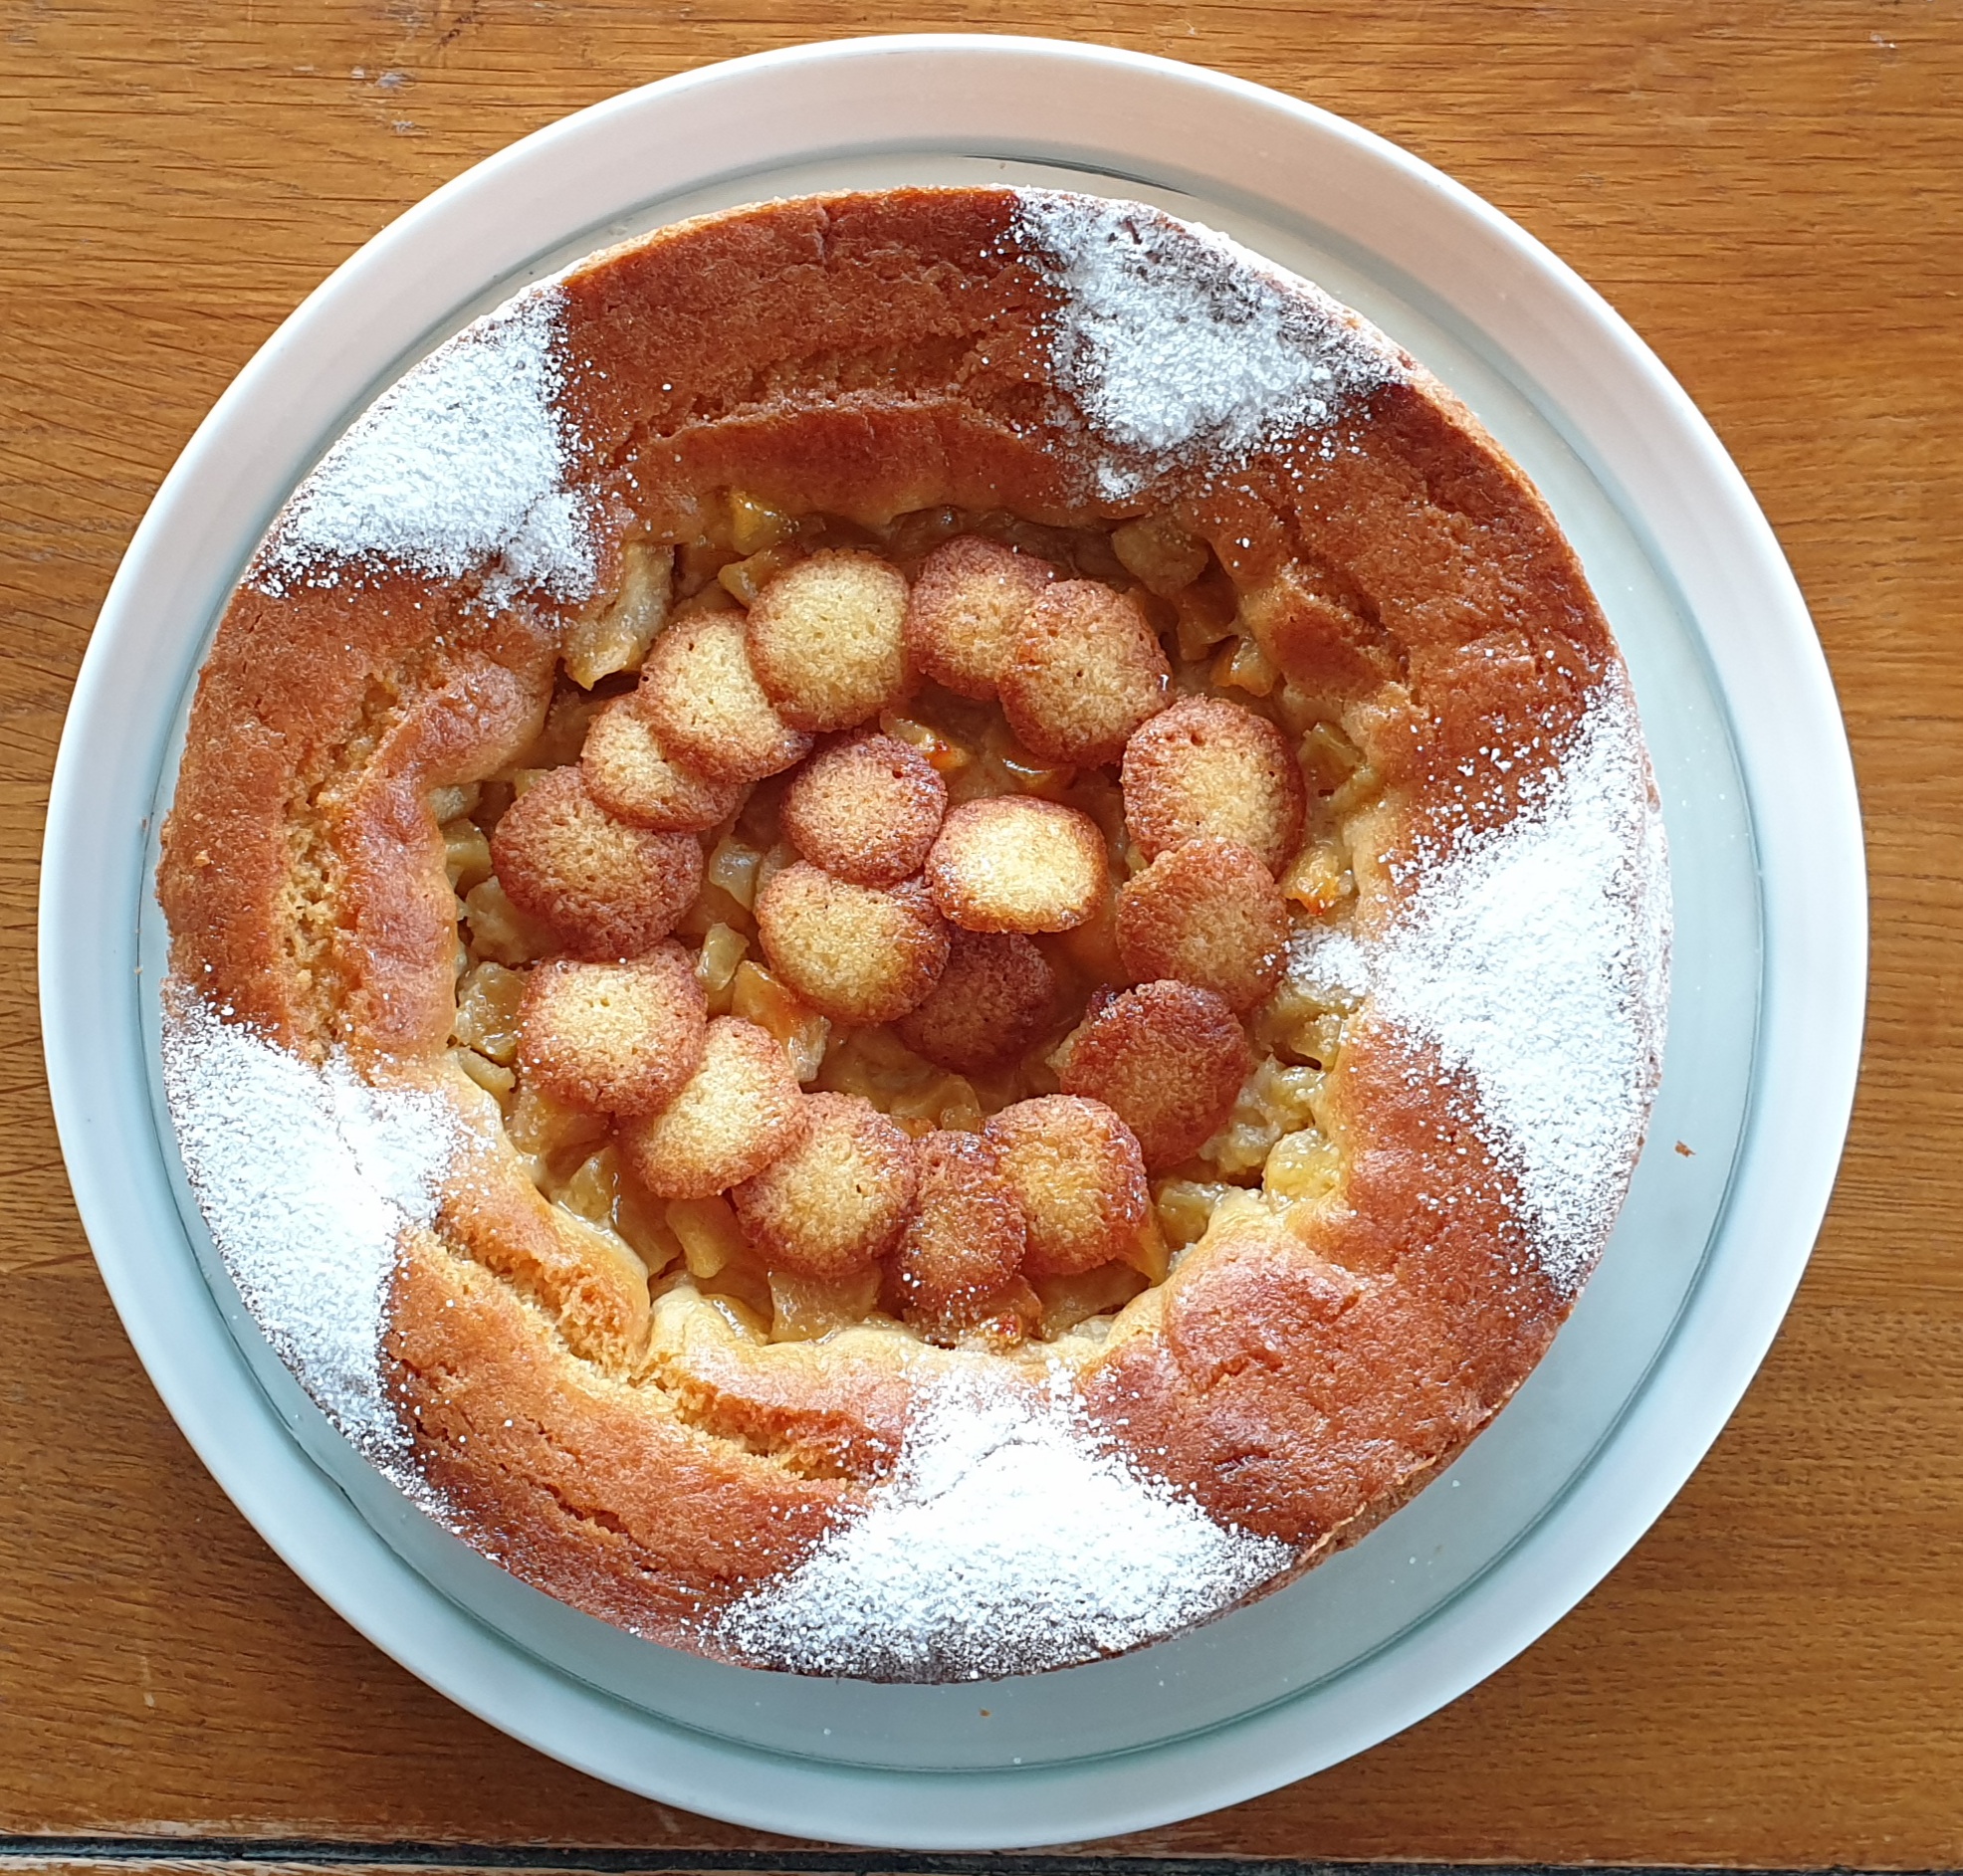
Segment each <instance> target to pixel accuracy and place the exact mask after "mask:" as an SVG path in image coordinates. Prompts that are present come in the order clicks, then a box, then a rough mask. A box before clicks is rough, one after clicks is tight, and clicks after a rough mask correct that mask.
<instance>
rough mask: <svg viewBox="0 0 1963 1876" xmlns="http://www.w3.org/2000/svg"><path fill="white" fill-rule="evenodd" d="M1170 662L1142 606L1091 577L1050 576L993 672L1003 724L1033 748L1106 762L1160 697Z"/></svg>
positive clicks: (1063, 758) (1159, 706)
mask: <svg viewBox="0 0 1963 1876" xmlns="http://www.w3.org/2000/svg"><path fill="white" fill-rule="evenodd" d="M1172 681H1173V669H1172V666H1171V665H1169V664H1168V663H1167V662H1166V653H1165V649H1164V647H1162V646H1161V645H1160V643H1159V640H1158V637H1157V635H1156V634H1155V633H1154V632H1153V630H1152V624H1151V621H1150V620H1148V619H1147V618H1146V616H1145V608H1144V607H1143V606H1141V605H1140V604H1139V602H1138V600H1137V599H1136V598H1134V597H1133V596H1132V595H1131V594H1130V593H1120V592H1114V591H1113V590H1112V589H1111V588H1110V587H1108V586H1101V585H1099V584H1098V582H1097V581H1095V580H1059V581H1058V582H1057V584H1056V585H1054V586H1051V587H1049V588H1047V589H1046V590H1045V591H1044V592H1043V593H1041V594H1040V595H1039V596H1038V598H1037V600H1036V603H1035V604H1034V605H1033V606H1031V607H1030V608H1029V616H1028V617H1027V618H1026V619H1025V620H1024V621H1023V625H1022V633H1021V636H1020V637H1019V638H1017V640H1016V641H1015V649H1014V651H1013V652H1012V653H1010V655H1009V660H1008V663H1007V664H1006V665H1005V666H1004V667H1003V669H1002V673H1001V677H1000V680H999V689H1000V691H1001V700H1002V714H1003V715H1004V716H1005V717H1006V718H1007V719H1008V727H1009V728H1010V729H1011V730H1014V731H1015V733H1016V734H1017V735H1018V736H1020V737H1021V738H1022V740H1023V742H1024V743H1025V744H1026V745H1027V746H1028V747H1029V748H1030V749H1031V750H1032V751H1033V752H1034V753H1035V754H1037V755H1042V756H1047V757H1049V758H1050V759H1051V760H1053V761H1059V762H1074V763H1076V764H1077V765H1078V766H1080V767H1096V766H1097V765H1098V764H1099V763H1102V762H1115V761H1116V760H1117V759H1118V758H1119V756H1120V755H1122V754H1123V753H1124V749H1125V743H1126V741H1127V739H1128V738H1129V737H1130V736H1131V734H1132V732H1133V730H1136V729H1137V728H1138V727H1139V725H1141V724H1142V723H1144V722H1145V721H1146V719H1147V718H1149V717H1151V716H1153V715H1154V714H1155V713H1157V712H1158V711H1161V710H1163V709H1164V708H1165V707H1166V701H1167V692H1168V691H1169V690H1170V688H1171V686H1172Z"/></svg>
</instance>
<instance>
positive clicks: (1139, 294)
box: [1015, 190, 1401, 501]
mask: <svg viewBox="0 0 1963 1876" xmlns="http://www.w3.org/2000/svg"><path fill="white" fill-rule="evenodd" d="M1015 227H1016V234H1017V236H1018V237H1019V238H1020V240H1021V241H1022V242H1023V243H1025V244H1026V245H1027V246H1029V247H1031V248H1033V249H1035V250H1037V251H1038V252H1039V253H1041V254H1044V255H1046V256H1048V257H1049V259H1050V263H1051V266H1052V268H1053V270H1054V275H1055V278H1056V281H1057V284H1058V285H1059V286H1060V287H1061V289H1062V290H1063V292H1064V294H1065V296H1066V304H1065V308H1064V313H1063V316H1062V318H1061V319H1060V321H1059V323H1058V326H1057V329H1056V333H1055V337H1054V340H1053V343H1052V348H1051V358H1050V368H1051V372H1052V374H1053V376H1054V377H1055V380H1056V382H1057V383H1058V384H1059V385H1060V386H1062V387H1063V389H1064V390H1066V391H1067V392H1069V393H1070V394H1071V395H1072V396H1073V397H1074V398H1075V399H1076V400H1077V402H1078V404H1079V406H1080V407H1081V409H1082V411H1083V414H1084V417H1085V419H1086V420H1087V421H1088V422H1089V424H1090V426H1091V428H1092V429H1093V431H1094V432H1095V433H1096V434H1097V436H1098V437H1099V438H1100V439H1101V440H1102V441H1103V442H1105V443H1106V444H1108V445H1111V446H1113V448H1114V450H1115V451H1116V452H1117V454H1116V455H1114V456H1113V457H1111V458H1108V459H1107V460H1106V461H1105V462H1104V463H1102V464H1101V465H1100V468H1099V477H1100V482H1101V492H1102V493H1103V494H1104V495H1105V496H1106V497H1107V498H1109V499H1111V500H1114V501H1122V500H1126V499H1128V498H1130V497H1132V496H1134V495H1137V494H1138V493H1139V492H1140V491H1142V490H1143V489H1144V488H1145V487H1146V486H1147V485H1148V484H1149V483H1151V482H1152V481H1153V480H1155V479H1156V478H1157V477H1159V476H1161V475H1164V474H1166V473H1168V472H1169V471H1172V470H1175V469H1178V468H1181V467H1183V466H1191V465H1195V464H1199V463H1201V462H1204V463H1207V464H1209V465H1211V466H1212V467H1214V468H1217V469H1219V470H1222V471H1228V472H1230V471H1232V470H1233V469H1235V468H1236V467H1238V466H1239V465H1240V464H1242V463H1244V462H1245V461H1246V460H1247V458H1249V457H1250V456H1252V455H1254V454H1255V453H1256V452H1258V451H1260V450H1261V449H1263V448H1266V447H1269V446H1272V445H1273V444H1275V443H1277V442H1279V441H1281V440H1283V439H1285V438H1288V437H1291V436H1294V435H1297V434H1299V433H1300V432H1302V431H1304V430H1313V429H1316V428H1319V427H1322V426H1326V425H1329V424H1331V423H1334V422H1335V421H1337V419H1338V418H1339V417H1340V416H1341V415H1342V414H1343V412H1344V411H1345V410H1347V409H1349V408H1350V407H1351V406H1353V405H1354V404H1355V403H1356V402H1357V400H1358V399H1360V398H1361V397H1363V396H1365V395H1366V394H1367V393H1368V392H1370V391H1371V390H1372V389H1374V388H1375V387H1376V386H1377V385H1379V384H1382V383H1384V382H1385V381H1386V380H1387V379H1389V378H1392V377H1394V376H1396V375H1397V374H1398V372H1399V371H1400V369H1401V365H1400V361H1399V360H1398V358H1397V356H1396V354H1395V353H1394V352H1393V351H1392V350H1391V349H1390V347H1389V346H1388V345H1386V344H1384V343H1382V342H1381V341H1378V340H1376V339H1374V338H1373V337H1371V336H1370V335H1369V334H1367V333H1366V332H1364V331H1361V330H1359V329H1358V327H1357V326H1356V325H1355V324H1354V323H1353V322H1352V320H1351V319H1350V318H1349V317H1346V316H1345V314H1344V313H1343V310H1342V309H1341V308H1340V307H1339V306H1337V304H1336V303H1335V302H1334V301H1333V300H1331V299H1329V298H1328V297H1327V296H1326V295H1325V294H1323V293H1322V292H1320V291H1319V290H1318V289H1317V288H1315V287H1312V286H1311V285H1310V284H1309V283H1308V282H1307V281H1304V280H1298V279H1297V278H1296V277H1295V276H1293V275H1291V274H1287V273H1284V272H1283V271H1282V270H1281V269H1279V268H1277V267H1275V266H1273V265H1272V264H1271V263H1270V262H1267V261H1264V260H1262V259H1261V258H1260V257H1259V256H1258V255H1255V254H1252V253H1250V252H1249V251H1248V250H1247V249H1245V248H1243V247H1241V246H1239V245H1238V244H1237V243H1236V242H1233V241H1230V240H1228V239H1227V238H1226V237H1225V236H1224V235H1220V234H1215V233H1214V232H1213V231H1212V230H1211V229H1208V228H1201V227H1199V226H1197V225H1195V224H1192V223H1187V222H1181V221H1176V220H1174V219H1173V218H1172V217H1171V216H1168V215H1162V214H1160V213H1159V212H1158V211H1157V210H1154V209H1149V208H1146V207H1144V206H1143V205H1141V204H1139V203H1136V202H1110V201H1105V200H1103V199H1101V198H1099V197H1096V196H1087V195H1069V194H1056V193H1050V192H1047V191H1042V190H1025V191H1023V192H1022V193H1021V195H1020V197H1019V201H1018V207H1017V213H1016V221H1015Z"/></svg>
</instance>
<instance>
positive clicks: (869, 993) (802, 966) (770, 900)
mask: <svg viewBox="0 0 1963 1876" xmlns="http://www.w3.org/2000/svg"><path fill="white" fill-rule="evenodd" d="M757 936H758V938H759V939H760V940H761V941H762V943H763V955H764V956H765V957H767V958H768V959H769V961H770V968H771V969H772V970H773V971H775V972H776V974H777V975H778V976H779V977H780V978H782V980H783V981H784V982H785V983H786V984H788V985H789V986H790V988H791V989H792V990H793V991H795V992H796V994H797V995H798V996H800V997H802V998H803V999H804V1001H805V1002H806V1003H808V1004H810V1006H811V1007H812V1008H813V1009H814V1010H816V1011H817V1012H818V1013H819V1014H820V1015H821V1016H829V1017H830V1018H832V1020H833V1021H834V1022H841V1023H853V1024H857V1025H859V1026H861V1027H863V1026H865V1025H868V1024H872V1023H889V1022H891V1021H892V1020H893V1019H894V1017H896V1016H904V1015H905V1014H906V1013H907V1011H908V1010H910V1009H912V1008H913V1007H914V1005H915V1004H917V1003H918V1002H919V1001H920V1000H921V999H922V998H923V997H924V996H926V995H927V993H928V992H929V991H930V990H931V989H933V988H934V985H935V982H936V980H937V979H938V978H939V977H940V975H941V969H942V966H943V965H945V964H946V963H947V961H948V928H947V926H946V925H945V924H943V923H942V920H941V916H940V914H939V913H937V912H936V911H935V910H934V906H933V903H932V902H931V901H930V900H929V898H928V896H927V894H926V893H925V891H923V890H922V888H921V886H920V883H919V882H918V881H915V880H909V881H906V882H903V883H902V884H901V885H899V886H895V887H892V888H881V887H876V886H853V885H851V884H849V883H848V882H847V881H844V880H835V879H833V878H832V877H831V876H830V875H829V874H827V873H821V872H819V871H818V869H817V868H816V867H814V866H809V865H807V864H805V862H803V861H801V860H800V861H798V863H797V864H796V865H795V866H788V867H785V868H784V869H783V871H782V872H781V873H777V874H774V875H772V876H771V878H770V880H769V882H768V884H767V885H765V886H764V888H763V891H762V892H761V893H759V894H758V895H757Z"/></svg>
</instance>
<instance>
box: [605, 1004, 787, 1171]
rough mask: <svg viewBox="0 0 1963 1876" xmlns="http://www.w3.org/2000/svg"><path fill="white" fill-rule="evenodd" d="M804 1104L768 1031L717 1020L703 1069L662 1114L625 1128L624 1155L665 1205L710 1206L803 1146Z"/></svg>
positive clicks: (706, 1042)
mask: <svg viewBox="0 0 1963 1876" xmlns="http://www.w3.org/2000/svg"><path fill="white" fill-rule="evenodd" d="M804 1109H805V1096H804V1093H803V1091H802V1090H801V1089H800V1088H799V1087H798V1086H797V1078H796V1077H795V1076H794V1075H792V1074H791V1072H790V1058H789V1056H787V1055H786V1054H785V1053H784V1051H783V1045H782V1044H781V1043H780V1042H778V1041H777V1039H776V1038H775V1037H774V1036H773V1035H771V1034H770V1032H769V1031H768V1030H767V1029H760V1028H759V1027H758V1026H757V1025H756V1024H755V1023H747V1022H745V1021H743V1019H742V1018H741V1017H737V1016H718V1017H717V1018H716V1020H715V1021H714V1022H712V1023H711V1024H710V1025H709V1028H708V1030H707V1032H706V1033H705V1034H704V1036H703V1039H702V1061H701V1062H700V1064H699V1065H698V1066H697V1068H696V1071H695V1073H694V1074H693V1075H691V1076H690V1077H689V1079H688V1081H687V1082H686V1083H685V1084H684V1086H683V1088H682V1091H681V1093H680V1094H678V1095H677V1096H676V1097H675V1099H674V1100H673V1101H671V1102H670V1103H669V1104H668V1105H667V1107H665V1108H663V1109H661V1110H660V1112H659V1113H656V1114H650V1115H644V1116H639V1117H636V1118H635V1119H632V1120H629V1121H626V1122H624V1123H623V1124H622V1126H621V1128H620V1131H619V1134H618V1136H617V1138H618V1140H619V1142H620V1150H621V1152H622V1154H623V1155H624V1156H625V1157H626V1160H627V1164H628V1166H629V1167H630V1168H631V1169H632V1171H633V1173H634V1176H635V1177H636V1178H638V1179H639V1180H640V1181H641V1183H642V1184H643V1185H645V1186H646V1187H647V1188H648V1190H649V1191H650V1192H653V1193H654V1194H655V1195H656V1196H657V1197H659V1198H709V1197H711V1196H713V1195H714V1194H715V1193H717V1192H722V1191H727V1190H728V1189H729V1187H731V1186H732V1185H735V1184H737V1183H738V1182H739V1181H741V1180H743V1179H748V1178H753V1177H755V1176H756V1174H758V1173H759V1172H762V1171H763V1168H764V1167H765V1166H766V1165H768V1164H769V1163H770V1162H771V1161H772V1160H773V1159H775V1158H777V1157H778V1156H779V1155H780V1154H782V1153H785V1152H788V1151H789V1150H790V1148H791V1147H792V1146H796V1144H797V1143H798V1141H799V1140H801V1139H802V1138H803V1135H804V1129H805V1128H806V1126H808V1125H809V1123H808V1120H807V1119H806V1116H805V1112H804Z"/></svg>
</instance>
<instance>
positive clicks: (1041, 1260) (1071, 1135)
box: [982, 1095, 1151, 1277]
mask: <svg viewBox="0 0 1963 1876" xmlns="http://www.w3.org/2000/svg"><path fill="white" fill-rule="evenodd" d="M982 1133H983V1136H984V1137H985V1139H986V1140H987V1142H988V1145H989V1146H992V1147H993V1148H994V1149H995V1152H996V1153H997V1155H998V1156H999V1159H1000V1165H1001V1174H1002V1177H1003V1179H1004V1180H1006V1181H1007V1184H1008V1187H1009V1190H1010V1191H1012V1192H1013V1193H1014V1194H1015V1197H1016V1202H1017V1203H1018V1204H1020V1205H1021V1207H1022V1216H1023V1219H1024V1221H1025V1223H1026V1225H1027V1227H1028V1233H1029V1236H1028V1245H1027V1248H1026V1249H1025V1251H1024V1252H1023V1258H1022V1267H1023V1269H1024V1270H1025V1271H1027V1272H1028V1274H1029V1275H1030V1276H1032V1277H1069V1276H1074V1275H1076V1274H1077V1273H1078V1272H1079V1271H1085V1270H1095V1269H1096V1268H1097V1267H1098V1266H1099V1265H1100V1264H1108V1263H1109V1262H1110V1261H1111V1260H1112V1259H1113V1258H1114V1257H1119V1256H1122V1255H1123V1254H1124V1252H1125V1251H1127V1250H1128V1249H1130V1247H1131V1245H1132V1243H1133V1241H1134V1240H1135V1239H1136V1238H1137V1236H1138V1232H1139V1228H1140V1226H1142V1225H1143V1224H1144V1223H1145V1214H1146V1207H1147V1205H1148V1204H1149V1202H1150V1196H1151V1195H1150V1194H1149V1193H1148V1192H1147V1190H1146V1184H1145V1162H1144V1159H1143V1157H1142V1156H1141V1154H1140V1152H1139V1144H1138V1142H1137V1140H1136V1139H1135V1138H1134V1137H1133V1135H1132V1130H1131V1129H1130V1128H1129V1127H1127V1126H1126V1125H1125V1123H1124V1122H1123V1121H1121V1120H1120V1119H1119V1118H1118V1116H1117V1115H1116V1114H1114V1113H1113V1112H1112V1111H1111V1109H1109V1108H1108V1107H1106V1106H1105V1105H1104V1103H1103V1102H1101V1101H1087V1100H1084V1099H1083V1098H1081V1097H1080V1096H1076V1095H1039V1096H1038V1097H1037V1098H1036V1099H1035V1100H1033V1101H1018V1102H1016V1103H1015V1105H1014V1106H1013V1107H1008V1108H1004V1109H1003V1110H1002V1111H1001V1112H1000V1113H999V1114H997V1115H996V1116H995V1117H994V1118H993V1119H992V1120H990V1121H989V1123H988V1124H987V1126H986V1127H985V1128H984V1129H983V1130H982Z"/></svg>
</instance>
